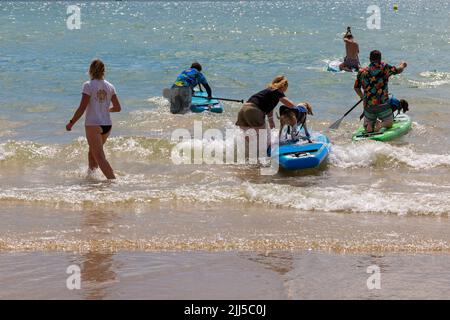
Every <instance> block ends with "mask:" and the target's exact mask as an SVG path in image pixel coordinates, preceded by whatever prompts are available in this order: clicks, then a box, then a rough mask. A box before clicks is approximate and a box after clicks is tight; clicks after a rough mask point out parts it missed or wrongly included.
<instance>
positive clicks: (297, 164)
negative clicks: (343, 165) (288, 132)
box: [274, 132, 331, 170]
mask: <svg viewBox="0 0 450 320" xmlns="http://www.w3.org/2000/svg"><path fill="white" fill-rule="evenodd" d="M311 140H312V143H309V142H308V141H306V140H300V141H298V142H291V143H286V144H282V145H280V147H279V149H278V153H276V154H275V155H274V156H276V155H278V157H279V164H280V166H281V167H282V168H284V169H286V170H300V169H309V168H316V167H318V166H319V165H320V164H322V162H324V161H325V160H326V159H327V157H328V154H329V153H330V150H331V142H330V140H329V139H328V137H327V136H326V135H324V134H321V133H318V132H313V133H312V135H311Z"/></svg>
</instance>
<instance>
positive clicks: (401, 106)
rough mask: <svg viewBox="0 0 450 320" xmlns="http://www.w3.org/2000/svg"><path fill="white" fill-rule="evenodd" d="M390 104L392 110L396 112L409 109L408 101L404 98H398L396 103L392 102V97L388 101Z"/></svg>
mask: <svg viewBox="0 0 450 320" xmlns="http://www.w3.org/2000/svg"><path fill="white" fill-rule="evenodd" d="M390 106H391V109H392V112H395V111H398V113H400V111H401V112H403V113H406V112H407V111H409V104H408V101H406V100H405V99H400V100H399V102H398V103H393V101H392V99H391V101H390Z"/></svg>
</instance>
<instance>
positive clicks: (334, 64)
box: [327, 60, 342, 72]
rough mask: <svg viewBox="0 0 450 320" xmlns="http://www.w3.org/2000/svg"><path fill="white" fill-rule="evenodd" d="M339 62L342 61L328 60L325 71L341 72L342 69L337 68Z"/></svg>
mask: <svg viewBox="0 0 450 320" xmlns="http://www.w3.org/2000/svg"><path fill="white" fill-rule="evenodd" d="M341 63H342V61H339V60H333V61H330V62H328V64H327V71H330V72H341V71H342V70H341V69H340V68H339V66H340V64H341Z"/></svg>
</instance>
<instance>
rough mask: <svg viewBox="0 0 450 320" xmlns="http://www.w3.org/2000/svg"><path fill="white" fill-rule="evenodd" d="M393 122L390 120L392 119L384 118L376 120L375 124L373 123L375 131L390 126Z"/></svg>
mask: <svg viewBox="0 0 450 320" xmlns="http://www.w3.org/2000/svg"><path fill="white" fill-rule="evenodd" d="M393 124H394V122H393V121H392V119H386V120H384V121H379V120H378V121H377V124H376V125H375V131H376V132H378V131H380V130H381V128H387V129H389V128H391V127H392V125H393Z"/></svg>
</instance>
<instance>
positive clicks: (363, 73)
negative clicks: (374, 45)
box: [354, 50, 407, 132]
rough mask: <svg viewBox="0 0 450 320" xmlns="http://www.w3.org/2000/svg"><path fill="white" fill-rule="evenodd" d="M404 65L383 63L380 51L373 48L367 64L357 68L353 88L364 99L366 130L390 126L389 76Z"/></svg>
mask: <svg viewBox="0 0 450 320" xmlns="http://www.w3.org/2000/svg"><path fill="white" fill-rule="evenodd" d="M406 66H407V64H406V62H402V63H400V65H399V66H398V67H395V66H391V65H389V64H387V63H384V62H382V61H381V52H380V51H378V50H374V51H372V52H371V53H370V64H369V66H367V67H365V68H362V69H360V70H359V72H358V75H357V77H356V81H355V86H354V89H355V91H356V94H357V95H358V96H359V97H360V98H361V99H363V100H364V127H365V128H366V131H367V132H373V131H374V129H375V131H376V132H378V131H379V130H380V129H381V128H390V127H392V123H393V121H394V115H393V113H392V109H391V108H390V106H389V89H388V82H389V77H390V76H392V75H395V74H400V73H402V72H403V70H404V69H405V68H406ZM361 88H362V89H363V90H364V92H363V90H361Z"/></svg>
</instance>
